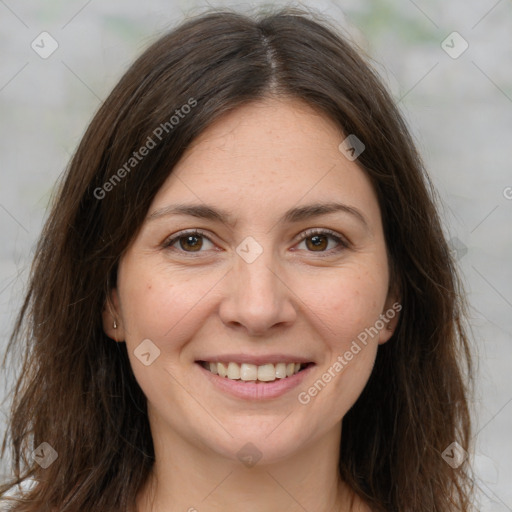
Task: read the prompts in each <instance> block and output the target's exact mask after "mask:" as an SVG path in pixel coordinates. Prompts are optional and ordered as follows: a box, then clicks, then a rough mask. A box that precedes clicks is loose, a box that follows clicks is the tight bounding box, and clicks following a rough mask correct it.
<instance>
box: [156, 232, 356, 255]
mask: <svg viewBox="0 0 512 512" xmlns="http://www.w3.org/2000/svg"><path fill="white" fill-rule="evenodd" d="M315 235H321V236H328V237H330V238H332V239H333V240H334V241H335V242H336V243H337V244H338V247H336V248H334V249H330V250H328V251H318V254H319V256H320V257H325V256H331V255H332V254H336V253H338V252H340V251H342V250H343V249H347V248H348V247H349V244H348V243H347V242H346V241H345V240H343V239H342V238H341V237H340V236H339V235H338V234H337V233H336V232H335V231H331V230H330V229H316V228H312V229H308V230H306V231H305V232H304V233H303V236H302V237H301V239H300V240H299V241H298V242H297V243H298V244H299V243H301V242H303V241H304V240H306V239H308V238H311V237H313V236H315ZM186 236H198V237H203V238H206V239H207V240H208V241H210V242H211V243H213V242H212V241H211V240H210V238H209V237H208V236H207V235H206V233H204V232H203V231H201V230H200V229H193V230H190V231H182V232H181V233H178V234H177V235H175V236H173V237H172V238H168V239H167V240H165V242H164V243H163V244H162V247H163V248H164V249H172V248H173V247H172V245H174V244H175V243H176V242H178V241H179V240H180V238H184V237H186ZM178 251H179V252H181V253H184V254H187V255H189V256H191V257H198V256H199V255H200V253H202V252H204V251H197V254H195V253H194V252H188V251H184V250H182V249H178ZM307 252H311V253H315V252H317V251H307Z"/></svg>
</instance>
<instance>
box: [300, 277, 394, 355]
mask: <svg viewBox="0 0 512 512" xmlns="http://www.w3.org/2000/svg"><path fill="white" fill-rule="evenodd" d="M310 284H311V287H310V288H309V299H307V300H305V302H307V305H308V306H309V308H310V309H311V310H312V311H314V313H315V316H316V317H317V318H318V319H320V320H321V323H320V326H319V328H320V330H321V331H322V332H324V333H325V339H328V340H331V342H330V345H332V346H333V348H334V347H336V348H339V349H340V350H342V349H343V348H344V346H345V345H346V343H350V341H351V340H352V339H353V338H354V337H357V335H358V334H359V333H360V332H362V331H364V330H365V329H366V328H368V327H370V326H372V325H374V324H375V322H376V321H377V319H378V318H379V315H380V314H381V313H382V312H383V308H384V304H385V300H386V296H387V288H388V281H387V275H386V273H379V272H378V271H375V270H374V271H373V272H372V271H370V270H369V269H366V268H359V269H355V268H343V269H339V271H338V272H336V273H335V274H332V273H331V274H330V275H329V276H326V278H325V279H323V278H322V279H320V280H317V281H315V282H314V283H310ZM312 289H314V290H315V291H314V293H312V291H311V290H312ZM306 290H307V289H304V291H303V292H302V293H303V296H304V297H308V295H306ZM322 326H323V328H322Z"/></svg>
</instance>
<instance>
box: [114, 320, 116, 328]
mask: <svg viewBox="0 0 512 512" xmlns="http://www.w3.org/2000/svg"><path fill="white" fill-rule="evenodd" d="M114 329H117V323H116V321H115V320H114Z"/></svg>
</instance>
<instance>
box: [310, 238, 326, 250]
mask: <svg viewBox="0 0 512 512" xmlns="http://www.w3.org/2000/svg"><path fill="white" fill-rule="evenodd" d="M325 238H326V237H325V236H322V235H314V236H312V237H311V238H310V240H311V241H312V243H313V247H316V248H318V247H320V248H325ZM321 246H322V247H321Z"/></svg>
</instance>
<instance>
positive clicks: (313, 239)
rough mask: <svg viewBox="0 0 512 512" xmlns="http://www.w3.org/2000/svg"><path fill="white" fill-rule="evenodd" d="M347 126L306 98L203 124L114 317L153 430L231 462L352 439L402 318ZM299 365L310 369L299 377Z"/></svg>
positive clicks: (122, 278)
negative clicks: (339, 436)
mask: <svg viewBox="0 0 512 512" xmlns="http://www.w3.org/2000/svg"><path fill="white" fill-rule="evenodd" d="M191 115H193V114H191ZM347 135H348V134H345V135H344V134H343V133H342V132H341V131H340V130H339V129H338V128H337V127H336V125H335V124H334V123H332V122H331V121H330V120H329V119H327V118H326V117H324V116H323V115H321V114H318V113H315V111H313V110H311V109H310V108H309V107H308V106H307V105H305V104H304V103H302V102H300V101H298V100H286V101H284V100H281V101H277V100H266V101H264V102H257V103H252V104H249V105H246V106H244V107H242V108H238V109H237V110H235V111H233V112H232V113H229V114H228V115H226V116H225V117H223V118H222V119H221V120H219V121H217V122H216V123H215V124H213V125H212V126H211V127H210V128H209V129H207V130H206V131H205V132H203V134H202V135H201V136H200V137H199V138H198V139H196V140H195V141H194V144H193V145H192V146H191V147H190V148H188V150H187V152H186V154H185V155H184V157H183V158H182V160H181V161H180V162H179V163H178V164H177V165H176V167H175V168H174V169H173V172H172V173H171V174H170V176H169V177H168V179H167V181H166V182H165V183H164V185H163V186H162V187H161V189H160V190H159V192H158V194H157V195H156V196H155V198H154V201H153V203H152V204H151V207H150V208H149V211H148V215H147V219H146V221H145V223H144V225H143V227H142V229H141V231H140V232H139V234H138V236H137V237H136V239H135V240H134V242H133V243H132V244H131V246H130V247H129V248H128V250H127V251H126V252H125V254H124V256H123V258H122V260H121V261H120V265H119V273H118V287H117V289H116V290H114V292H113V294H112V301H113V304H114V307H115V312H116V321H117V324H118V328H117V329H116V330H113V328H112V323H113V320H112V318H113V317H112V316H109V315H108V314H106V313H105V316H104V318H105V330H106V332H107V334H109V336H111V337H112V338H115V339H118V340H121V341H122V340H125V341H126V344H127V349H128V354H129V356H130V362H131V365H132V367H133V371H134V373H135V377H136V379H137V381H138V383H139V384H140V386H141V388H142V390H143V391H144V393H145V395H146V397H147V400H148V413H149V417H150V423H151V427H152V432H153V436H154V437H155V436H156V437H157V438H159V439H164V438H165V439H167V440H174V441H176V440H181V441H182V442H184V443H188V444H191V445H193V446H195V447H198V448H200V449H201V450H202V451H203V452H204V453H210V454H214V453H216V454H219V455H222V456H224V457H228V458H232V459H235V458H237V457H240V453H239V450H240V449H241V448H242V447H243V446H244V445H246V443H252V445H254V447H255V448H254V447H251V448H247V447H246V448H245V450H249V451H250V450H258V456H260V454H259V452H261V456H262V458H263V461H267V462H272V461H275V460H278V459H281V458H285V457H287V456H290V455H292V454H293V453H294V452H296V451H297V450H304V448H305V446H307V445H309V446H313V443H315V442H316V443H319V442H321V440H322V438H323V436H326V435H327V434H328V433H329V432H330V433H332V432H339V428H340V422H341V419H342V418H343V416H344V415H345V413H346V412H347V411H348V410H349V408H350V407H351V406H352V405H353V404H354V402H355V401H356V400H357V398H358V396H359V395H360V393H361V392H362V390H363V388H364V386H365V384H366V382H367V380H368V378H369V376H370V373H371V371H372V367H373V363H374V360H375V356H376V352H377V348H378V344H379V343H383V342H385V341H387V339H388V338H389V337H390V336H391V334H392V328H393V325H394V323H395V320H396V319H394V320H391V318H393V317H394V316H395V314H393V315H391V314H390V311H392V312H393V313H394V310H393V309H392V305H393V303H394V302H395V297H392V296H388V288H389V284H390V283H389V274H388V260H387V255H386V246H385V241H384V236H383V229H382V223H381V216H380V211H379V206H378V202H377V198H376V195H375V192H374V190H373V188H372V186H371V183H370V181H369V179H368V178H367V176H366V175H365V173H364V172H363V171H362V170H361V169H360V168H359V167H358V165H357V163H356V162H357V161H351V160H349V159H348V158H347V157H346V156H345V155H344V153H342V152H341V151H340V149H339V145H340V143H341V142H342V141H343V140H344V139H345V138H346V136H347ZM334 203H337V204H340V205H342V206H340V207H339V208H331V206H332V205H333V204H334ZM178 206H179V207H180V208H181V212H178V211H175V209H176V207H178ZM327 210H328V211H327ZM221 217H222V219H221ZM194 230H199V231H200V234H194V235H191V234H190V232H193V231H194ZM187 233H188V234H187ZM381 315H385V316H381ZM358 349H359V350H358ZM202 362H205V364H206V366H207V367H208V369H206V368H205V367H204V365H203V364H202ZM210 363H212V364H211V365H210ZM218 363H224V364H223V365H219V364H218ZM294 363H301V364H302V366H301V367H303V366H304V365H305V364H306V363H307V366H306V367H305V369H302V370H301V371H299V372H298V373H296V374H295V375H292V376H286V375H290V373H291V372H295V371H296V369H297V368H298V367H299V366H298V365H297V366H295V365H294ZM224 367H226V368H227V371H228V376H227V377H221V376H219V375H218V374H217V375H215V372H220V373H221V374H223V371H224ZM210 368H211V370H212V371H210ZM287 370H288V374H287V373H286V371H287ZM256 379H257V380H256ZM237 454H238V455H237Z"/></svg>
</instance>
